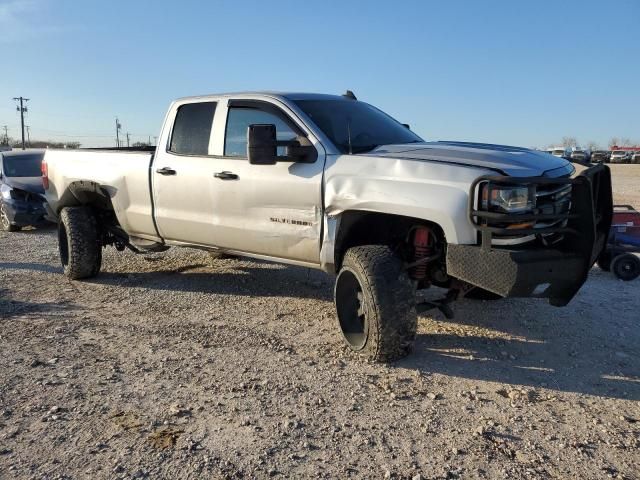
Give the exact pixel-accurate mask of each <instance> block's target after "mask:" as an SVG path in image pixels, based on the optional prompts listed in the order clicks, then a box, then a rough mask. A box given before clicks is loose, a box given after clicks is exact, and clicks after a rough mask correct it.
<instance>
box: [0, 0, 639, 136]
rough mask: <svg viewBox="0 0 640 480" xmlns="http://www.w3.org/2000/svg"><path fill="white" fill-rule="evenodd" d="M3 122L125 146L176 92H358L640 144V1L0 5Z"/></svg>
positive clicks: (510, 131)
mask: <svg viewBox="0 0 640 480" xmlns="http://www.w3.org/2000/svg"><path fill="white" fill-rule="evenodd" d="M0 52H2V57H1V58H2V60H1V61H2V64H1V66H0V128H1V127H2V126H3V125H7V126H8V128H9V135H10V136H11V137H14V138H19V136H20V119H19V114H18V112H17V111H16V106H15V102H14V101H13V97H17V96H23V97H27V98H30V101H29V102H28V108H29V112H28V115H27V119H26V123H27V124H28V125H30V127H31V138H32V139H51V140H77V141H80V142H81V143H82V144H83V145H84V146H112V145H115V118H116V116H117V117H118V118H119V119H120V122H121V124H122V128H123V132H130V134H131V141H132V142H134V141H146V140H147V139H148V138H149V137H151V138H152V139H153V136H154V135H158V131H159V130H160V126H161V123H162V120H163V116H164V113H165V110H166V108H167V107H168V105H169V103H170V102H171V101H172V100H173V99H174V98H178V97H183V96H189V95H198V94H207V93H220V92H228V91H241V90H281V91H304V92H318V93H335V94H341V93H343V92H344V91H345V90H346V89H350V90H353V91H354V92H355V94H356V95H357V96H358V98H359V99H360V100H364V101H366V102H368V103H371V104H373V105H376V106H378V107H379V108H381V109H382V110H384V111H386V112H387V113H389V114H391V115H392V116H393V117H395V118H396V119H398V120H399V121H401V122H403V123H410V124H411V126H412V129H413V130H414V131H415V132H416V133H418V134H419V135H420V136H422V137H423V138H425V139H428V140H463V141H479V142H487V143H501V144H509V145H519V146H525V147H544V146H548V145H550V144H555V143H558V142H559V141H560V139H561V138H562V137H564V136H573V137H576V138H577V139H578V140H579V142H580V143H581V144H586V143H587V142H589V141H594V142H597V143H598V144H600V145H601V146H606V145H607V144H608V141H609V139H610V138H612V137H614V136H615V137H619V138H625V137H626V138H629V139H631V140H636V141H638V142H639V143H640V0H609V1H591V0H583V1H573V0H565V1H551V0H531V1H513V0H509V1H507V0H505V1H499V0H495V1H494V0H484V1H476V0H468V1H462V0H459V1H455V0H450V1H444V0H441V1H427V0H423V1H420V0H416V1H410V0H406V1H403V0H394V1H384V2H382V1H358V0H353V1H348V0H342V1H337V0H325V1H314V0H305V1H300V0H296V1H288V0H282V1H281V0H269V1H264V0H263V1H253V0H244V1H243V0H235V1H213V0H212V1H207V2H204V1H195V0H181V1H179V2H177V1H171V2H170V1H164V0H155V1H145V0H138V1H131V0H129V1H121V0H111V1H109V2H104V1H97V0H95V1H94V0H85V1H82V2H79V1H76V0H0Z"/></svg>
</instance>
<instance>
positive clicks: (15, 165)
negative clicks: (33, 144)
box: [2, 153, 44, 177]
mask: <svg viewBox="0 0 640 480" xmlns="http://www.w3.org/2000/svg"><path fill="white" fill-rule="evenodd" d="M43 156H44V154H42V153H31V154H27V155H11V156H5V157H4V159H3V161H2V165H3V168H2V171H3V173H4V174H5V175H6V176H7V177H39V176H40V175H42V173H41V171H40V165H41V164H42V157H43Z"/></svg>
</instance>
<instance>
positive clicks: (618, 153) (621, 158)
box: [609, 150, 631, 163]
mask: <svg viewBox="0 0 640 480" xmlns="http://www.w3.org/2000/svg"><path fill="white" fill-rule="evenodd" d="M630 160H631V155H630V154H629V152H628V151H627V150H613V151H612V152H611V158H610V160H609V163H629V161H630Z"/></svg>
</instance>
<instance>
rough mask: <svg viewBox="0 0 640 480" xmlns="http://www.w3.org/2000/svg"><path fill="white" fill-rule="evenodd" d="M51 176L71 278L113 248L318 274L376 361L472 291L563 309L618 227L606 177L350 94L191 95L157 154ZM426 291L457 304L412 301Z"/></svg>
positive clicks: (87, 155)
mask: <svg viewBox="0 0 640 480" xmlns="http://www.w3.org/2000/svg"><path fill="white" fill-rule="evenodd" d="M43 183H44V185H45V187H46V196H47V200H48V201H49V207H50V209H51V210H52V212H53V214H55V215H56V216H58V217H59V227H58V232H59V246H60V257H61V262H62V265H63V268H64V273H65V274H66V275H67V276H68V277H70V278H72V279H81V278H87V277H92V276H95V275H96V274H98V272H99V271H100V266H101V255H102V254H101V251H102V250H101V248H102V247H103V246H107V245H114V246H115V247H116V248H117V249H120V250H122V249H124V248H130V249H132V250H134V251H142V250H163V249H166V248H168V247H169V246H192V247H198V248H205V249H210V250H214V251H222V252H227V253H231V254H238V255H245V256H252V257H256V258H261V259H266V260H272V261H278V262H283V263H291V264H296V265H304V266H308V267H314V268H320V269H323V270H324V271H326V272H328V273H336V274H337V277H336V284H335V289H334V298H335V304H336V310H337V317H338V325H339V327H340V329H341V331H342V334H343V337H344V339H345V341H346V343H347V345H348V346H349V347H350V348H351V349H352V350H354V351H356V352H359V353H361V354H363V355H365V356H367V357H369V358H372V359H375V360H392V359H395V358H398V357H401V356H403V355H405V354H406V353H407V352H408V351H409V350H410V349H411V347H412V345H413V341H414V338H415V335H416V329H417V312H418V311H424V310H429V309H432V308H439V309H440V310H441V311H442V312H443V313H444V314H445V315H447V316H451V315H452V311H451V309H450V306H449V304H450V303H451V302H452V301H453V300H455V299H456V298H458V297H459V296H463V295H465V294H467V293H469V292H471V291H473V290H474V289H475V290H476V291H484V292H490V293H493V294H496V295H498V296H502V297H513V296H516V297H517V296H519V297H531V296H535V297H540V298H548V299H549V302H550V303H552V304H553V305H556V306H563V305H566V304H567V303H568V302H569V301H570V300H571V298H572V297H573V296H574V295H575V293H576V292H577V291H578V290H579V289H580V287H581V286H582V284H583V283H584V281H585V280H586V278H587V275H588V272H589V269H590V268H591V266H592V265H593V263H594V262H595V260H596V259H597V257H598V256H599V254H600V252H601V251H602V249H603V248H604V246H605V243H606V238H607V235H608V232H609V226H610V223H611V180H610V173H609V170H608V168H607V167H605V166H602V165H599V166H594V167H591V168H586V167H585V166H582V165H578V168H576V167H574V166H573V165H572V164H571V163H569V162H568V161H566V160H563V159H560V158H556V157H554V156H551V155H548V154H546V153H541V152H537V151H533V150H529V149H525V148H518V147H511V146H503V145H488V144H479V143H469V142H453V141H447V142H425V141H424V140H422V139H421V138H420V137H418V136H417V135H416V134H415V133H413V132H411V130H409V129H408V128H407V127H406V126H405V125H403V124H401V123H399V122H397V121H396V120H394V119H392V118H391V117H389V116H388V115H386V114H385V113H383V112H381V111H380V110H378V109H377V108H375V107H373V106H371V105H369V104H367V103H364V102H360V101H358V100H357V99H356V98H355V96H354V95H353V93H351V92H347V94H346V95H344V96H342V97H340V96H333V95H317V94H301V93H243V94H223V95H210V96H202V97H192V98H185V99H180V100H178V101H176V102H174V103H173V104H172V105H171V106H170V108H169V111H168V113H167V116H166V118H165V123H164V125H163V127H162V130H161V133H160V136H159V141H158V147H157V149H156V151H155V153H151V152H113V151H101V152H98V151H83V150H78V151H68V150H58V151H56V150H48V151H47V153H46V155H45V159H44V162H43ZM432 284H433V285H438V286H441V287H445V288H447V289H448V293H447V295H446V296H445V297H443V298H440V299H431V300H429V301H426V300H425V301H421V302H418V301H417V296H416V290H419V289H424V288H428V287H429V286H430V285H432Z"/></svg>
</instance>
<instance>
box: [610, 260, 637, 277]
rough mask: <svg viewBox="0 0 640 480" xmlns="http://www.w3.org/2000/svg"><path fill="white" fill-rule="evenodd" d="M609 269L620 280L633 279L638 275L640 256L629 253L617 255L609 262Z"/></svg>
mask: <svg viewBox="0 0 640 480" xmlns="http://www.w3.org/2000/svg"><path fill="white" fill-rule="evenodd" d="M611 270H613V274H614V275H615V276H616V277H618V278H619V279H620V280H624V281H625V282H628V281H630V280H635V279H636V278H638V276H640V258H638V257H636V256H635V255H633V254H631V253H623V254H622V255H618V256H617V257H616V258H614V259H613V262H611Z"/></svg>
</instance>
